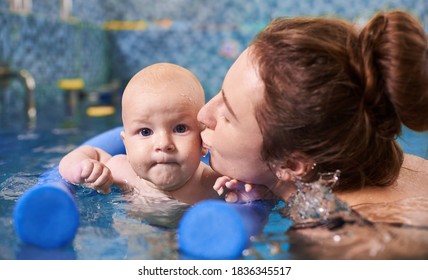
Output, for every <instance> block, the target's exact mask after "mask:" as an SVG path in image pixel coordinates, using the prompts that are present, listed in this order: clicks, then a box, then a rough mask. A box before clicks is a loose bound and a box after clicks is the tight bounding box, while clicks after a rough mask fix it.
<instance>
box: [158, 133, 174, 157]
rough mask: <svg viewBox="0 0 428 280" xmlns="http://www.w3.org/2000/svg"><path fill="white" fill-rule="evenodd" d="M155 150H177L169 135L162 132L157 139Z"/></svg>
mask: <svg viewBox="0 0 428 280" xmlns="http://www.w3.org/2000/svg"><path fill="white" fill-rule="evenodd" d="M155 150H156V151H162V152H172V151H174V150H175V145H174V141H173V139H172V137H171V135H170V134H169V133H166V132H161V133H158V134H157V136H156V137H155Z"/></svg>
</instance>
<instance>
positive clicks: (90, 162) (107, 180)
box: [75, 159, 113, 194]
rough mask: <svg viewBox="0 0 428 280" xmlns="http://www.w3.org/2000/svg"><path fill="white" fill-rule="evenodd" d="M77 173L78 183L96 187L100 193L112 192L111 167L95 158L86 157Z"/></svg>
mask: <svg viewBox="0 0 428 280" xmlns="http://www.w3.org/2000/svg"><path fill="white" fill-rule="evenodd" d="M77 173H78V174H77V175H78V176H75V181H76V182H78V184H81V185H83V186H85V187H88V188H92V189H95V190H96V191H97V192H99V193H103V194H108V193H110V186H111V185H112V184H113V176H112V174H111V172H110V169H109V168H108V167H107V166H105V165H104V164H103V163H101V162H99V161H97V160H94V159H85V160H83V161H82V162H81V163H80V166H79V168H78V171H77ZM76 177H78V178H76Z"/></svg>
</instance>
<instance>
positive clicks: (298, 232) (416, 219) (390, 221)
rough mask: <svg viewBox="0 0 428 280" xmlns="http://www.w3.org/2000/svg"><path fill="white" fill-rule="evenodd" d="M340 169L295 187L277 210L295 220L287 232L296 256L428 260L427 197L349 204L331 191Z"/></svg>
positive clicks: (306, 257)
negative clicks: (295, 190) (288, 198)
mask: <svg viewBox="0 0 428 280" xmlns="http://www.w3.org/2000/svg"><path fill="white" fill-rule="evenodd" d="M337 180H338V173H328V174H322V176H321V177H320V179H319V180H318V181H316V182H314V183H310V184H307V183H302V182H299V181H297V182H296V185H297V186H298V191H297V193H296V195H295V196H294V197H292V198H291V199H290V201H289V203H288V204H287V205H286V206H285V207H284V208H283V209H282V210H281V211H282V214H283V215H285V216H287V217H290V218H291V219H292V220H293V221H294V222H295V224H294V225H293V227H292V228H291V229H290V230H289V231H288V232H287V237H288V238H289V244H290V248H289V250H290V253H291V256H292V257H293V258H295V259H426V258H428V197H427V196H422V197H412V198H407V199H403V200H400V201H396V202H393V203H376V204H374V203H372V204H361V205H357V206H354V207H352V208H351V207H349V206H348V205H347V204H346V203H345V202H343V201H341V200H339V199H338V198H337V197H336V196H335V195H334V194H333V192H332V191H331V187H332V186H333V185H334V183H335V182H336V181H337Z"/></svg>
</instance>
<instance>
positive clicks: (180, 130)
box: [174, 124, 188, 133]
mask: <svg viewBox="0 0 428 280" xmlns="http://www.w3.org/2000/svg"><path fill="white" fill-rule="evenodd" d="M187 130H188V129H187V126H186V125H185V124H179V125H177V126H176V127H175V128H174V132H177V133H184V132H186V131H187Z"/></svg>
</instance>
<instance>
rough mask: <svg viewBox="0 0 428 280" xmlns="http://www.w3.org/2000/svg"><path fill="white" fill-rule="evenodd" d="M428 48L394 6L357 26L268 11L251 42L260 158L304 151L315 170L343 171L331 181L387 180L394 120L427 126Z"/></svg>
mask: <svg viewBox="0 0 428 280" xmlns="http://www.w3.org/2000/svg"><path fill="white" fill-rule="evenodd" d="M427 47H428V44H427V37H426V34H425V32H424V30H423V28H422V27H421V25H420V24H419V23H418V21H417V20H416V19H414V18H413V17H411V16H410V15H409V14H408V13H405V12H400V11H394V12H387V13H380V14H378V15H376V16H374V17H373V19H372V20H371V21H370V22H369V23H368V24H367V25H366V26H365V27H364V28H362V30H359V28H358V27H357V26H354V25H353V24H351V23H349V22H346V21H342V20H339V19H327V18H303V17H298V18H292V19H286V18H279V19H277V20H274V21H273V22H272V23H271V24H270V25H269V26H268V27H267V28H266V29H265V30H263V31H262V32H261V33H260V34H259V35H258V36H257V37H256V38H255V40H254V41H253V43H252V45H251V47H250V51H251V55H252V59H253V61H254V62H255V63H256V65H257V67H258V69H259V74H260V77H261V79H262V80H263V82H264V85H265V93H264V102H262V103H261V104H259V106H258V107H257V108H256V118H257V120H258V123H259V126H260V128H261V131H262V133H263V147H262V158H263V160H264V161H266V162H268V163H269V162H274V161H285V160H286V159H289V158H290V157H293V156H294V155H296V154H299V155H304V156H305V157H307V158H308V159H310V160H313V161H315V162H316V164H317V165H316V166H317V168H316V171H317V172H333V171H336V170H337V169H339V170H340V171H341V176H340V180H339V184H338V186H337V187H336V188H337V189H338V190H345V189H355V188H360V187H362V186H364V185H371V186H387V185H390V184H392V183H393V182H394V181H395V180H396V179H397V177H398V174H399V171H400V168H401V165H402V162H403V152H402V151H401V149H400V147H399V145H398V144H397V143H396V141H395V138H396V137H397V136H398V135H400V133H401V124H402V123H403V124H404V125H406V126H408V127H409V128H411V129H413V130H417V131H423V130H427V129H428V49H427ZM296 152H297V153H296Z"/></svg>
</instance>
